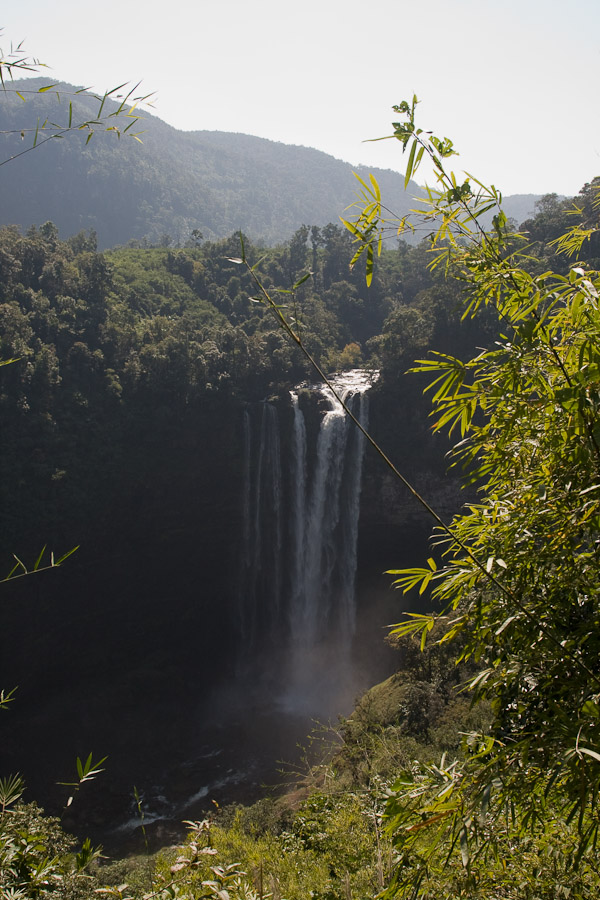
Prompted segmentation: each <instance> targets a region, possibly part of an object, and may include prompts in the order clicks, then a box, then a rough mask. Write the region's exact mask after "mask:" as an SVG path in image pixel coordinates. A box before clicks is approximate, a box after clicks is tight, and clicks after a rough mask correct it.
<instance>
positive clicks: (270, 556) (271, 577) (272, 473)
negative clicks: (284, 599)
mask: <svg viewBox="0 0 600 900" xmlns="http://www.w3.org/2000/svg"><path fill="white" fill-rule="evenodd" d="M261 406H262V410H261V414H260V423H259V432H258V437H254V436H253V433H252V431H253V429H252V417H251V415H250V413H249V411H248V410H246V411H245V412H244V426H243V427H244V466H243V471H244V485H243V504H242V505H243V514H242V566H241V570H242V571H241V585H240V610H239V619H238V625H239V630H240V634H241V637H242V639H243V640H244V642H245V643H246V644H248V645H251V644H252V643H253V641H254V639H255V636H256V634H257V632H258V631H259V630H261V629H265V628H267V629H271V628H272V627H273V625H274V624H275V623H276V622H277V620H278V617H279V609H280V605H281V591H282V578H281V573H282V566H283V529H282V499H281V498H282V473H281V448H280V432H279V419H278V415H277V410H276V408H275V407H274V406H273V405H272V404H270V403H266V402H265V403H263V404H261Z"/></svg>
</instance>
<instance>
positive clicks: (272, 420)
mask: <svg viewBox="0 0 600 900" xmlns="http://www.w3.org/2000/svg"><path fill="white" fill-rule="evenodd" d="M372 381H373V376H372V375H370V374H369V373H366V372H363V371H362V370H354V371H352V372H346V373H343V374H340V375H336V376H333V378H332V379H331V382H332V385H333V387H334V389H335V391H336V392H337V393H338V395H339V396H340V398H341V399H342V400H343V401H344V402H345V403H346V404H347V405H348V406H349V407H350V409H351V410H352V412H353V413H354V415H355V416H356V417H357V418H358V420H359V421H360V422H361V424H362V425H363V426H364V427H366V426H367V415H368V397H367V391H368V388H369V387H370V386H371V384H372ZM304 392H309V393H310V394H311V395H312V399H313V400H314V398H315V396H316V397H318V400H319V405H320V406H322V405H323V403H324V402H326V404H327V406H328V409H326V411H325V412H324V414H323V415H322V417H321V418H320V422H319V427H318V432H317V435H316V439H315V443H314V444H313V445H312V446H310V445H309V439H308V433H309V429H308V428H307V422H306V419H305V414H304V411H303V409H302V394H303V393H304ZM290 398H291V405H292V414H291V417H290V416H286V418H285V422H286V423H287V422H288V421H289V422H290V425H291V427H290V429H289V433H288V434H286V435H282V434H281V426H280V420H282V421H283V420H284V417H283V414H282V415H279V414H278V411H277V408H276V407H275V406H274V405H273V404H270V403H264V404H262V412H261V419H260V423H261V424H260V429H258V428H257V427H256V423H255V428H254V435H253V433H252V424H253V423H252V421H251V420H252V413H247V414H246V418H245V420H244V434H245V443H246V458H245V462H244V471H245V487H244V524H243V543H244V548H243V555H242V558H243V578H242V582H243V583H242V591H241V600H242V609H241V611H240V612H241V622H242V627H243V631H244V637H245V639H246V641H248V640H252V639H253V638H254V636H255V633H256V630H257V628H261V629H262V631H263V634H264V633H265V632H267V633H268V634H271V635H272V636H274V637H275V638H276V640H277V643H278V646H279V647H281V646H285V648H286V650H285V653H284V654H283V656H284V659H283V662H282V663H281V665H282V669H283V671H282V672H281V673H280V679H279V684H280V685H281V688H282V689H281V693H280V697H279V700H280V702H281V704H282V706H283V707H284V708H285V709H287V710H289V711H298V712H306V713H310V714H315V713H323V712H329V711H332V708H333V707H334V705H335V703H336V698H338V697H339V695H340V691H341V689H342V686H345V687H346V688H347V689H349V690H351V689H352V687H351V678H350V653H351V648H352V638H353V634H354V628H355V616H356V606H355V590H354V582H355V575H356V562H357V543H358V519H359V510H360V489H361V473H362V461H363V453H364V437H363V435H362V434H361V432H360V430H359V429H358V428H356V426H355V425H354V424H353V423H352V422H351V421H350V419H349V418H348V416H346V414H345V412H344V409H343V407H342V405H341V403H340V402H339V401H338V400H337V399H336V397H335V396H334V394H333V393H332V391H331V390H330V389H329V388H328V387H327V386H326V385H324V384H311V385H309V384H304V385H300V386H299V387H298V388H296V389H294V390H293V391H291V392H290ZM312 408H313V411H314V412H315V413H316V409H314V404H313V406H312ZM314 430H315V429H313V431H314ZM286 438H287V439H286ZM282 444H284V445H285V446H286V447H289V448H290V450H289V452H288V453H287V456H286V459H285V460H284V465H283V466H282V461H281V458H280V453H281V449H280V448H281V445H282ZM309 460H310V465H309V464H308V461H309ZM282 470H283V474H282ZM284 522H285V528H284V527H283V523H284Z"/></svg>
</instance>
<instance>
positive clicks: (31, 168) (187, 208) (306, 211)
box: [0, 78, 539, 247]
mask: <svg viewBox="0 0 600 900" xmlns="http://www.w3.org/2000/svg"><path fill="white" fill-rule="evenodd" d="M44 82H45V79H37V78H36V79H28V80H26V81H19V82H14V83H13V84H12V85H11V86H10V87H14V88H17V89H20V90H22V91H24V90H25V89H29V90H31V89H34V90H35V89H37V88H38V87H40V86H41V85H42V84H44ZM56 90H57V91H59V92H61V93H62V94H63V96H62V99H61V100H60V101H59V100H58V99H57V95H56V92H55V91H52V92H48V93H44V94H27V95H24V96H26V102H25V103H23V101H22V100H21V99H20V98H19V97H17V96H16V94H14V93H11V92H8V93H0V132H9V131H14V132H16V133H13V134H6V133H2V134H0V153H1V156H0V162H1V161H2V160H5V159H7V158H8V157H10V156H13V155H15V154H17V153H19V152H21V151H22V150H23V149H26V147H27V141H28V140H31V138H30V137H28V136H27V135H25V137H23V138H22V137H21V136H20V133H19V132H20V129H22V128H24V127H35V123H36V121H38V120H39V121H40V122H43V121H44V120H45V119H46V118H49V119H50V120H51V121H53V122H57V123H59V124H60V123H64V124H66V123H67V121H68V115H69V99H70V100H71V101H72V121H73V123H76V122H80V121H84V120H85V119H87V118H89V117H93V116H95V115H96V112H97V107H98V104H97V102H95V101H94V100H93V99H92V98H90V97H89V96H87V95H86V94H78V95H76V96H74V97H70V98H67V97H66V95H67V94H68V93H72V92H73V91H75V90H77V89H76V88H74V87H73V86H72V85H68V84H60V85H58V86H57V88H56ZM141 127H142V129H143V131H144V134H143V136H142V140H143V143H142V144H140V143H138V142H137V141H135V140H132V139H130V138H127V137H123V138H121V139H120V140H117V139H116V137H115V136H114V135H111V134H102V133H97V134H95V135H94V137H93V139H92V140H91V141H90V143H89V144H87V145H86V144H85V139H86V136H87V132H80V133H78V132H76V133H71V134H69V135H68V136H67V137H65V138H63V139H56V140H52V141H50V142H48V143H47V144H45V145H44V146H42V147H38V148H36V149H35V150H34V151H33V152H31V153H27V154H25V155H24V156H22V157H20V158H17V159H15V160H13V161H11V162H10V163H9V164H8V165H6V166H3V167H1V168H0V191H1V194H0V196H1V200H2V202H1V208H0V224H17V225H20V226H21V227H22V228H23V229H26V228H28V227H29V226H30V225H40V224H42V223H43V222H46V221H48V220H51V221H53V222H54V223H55V224H56V225H57V226H58V228H59V232H60V234H61V236H62V237H68V236H70V235H72V234H75V233H77V232H78V231H81V230H82V229H90V228H93V229H95V231H96V232H97V234H98V243H99V246H100V247H110V246H115V245H117V244H125V243H127V242H128V241H130V240H131V239H135V240H139V241H143V240H147V241H148V242H150V243H161V242H165V241H166V240H167V237H166V236H167V235H168V236H170V238H171V239H172V241H173V242H175V243H185V241H186V240H188V239H189V237H190V235H191V232H192V231H193V230H194V229H196V228H197V229H199V230H200V231H201V232H202V233H203V235H204V237H205V238H210V239H214V238H217V237H225V236H227V235H230V234H231V233H232V232H234V231H236V230H238V229H241V230H242V231H244V232H245V233H246V234H247V235H248V236H250V237H251V238H253V239H257V240H263V241H265V242H266V243H268V244H273V243H277V242H279V241H283V240H286V239H287V238H289V237H290V235H291V234H293V232H294V231H295V230H296V229H297V228H299V227H300V226H301V225H302V224H307V225H325V224H327V223H328V222H337V221H338V220H339V216H340V214H342V213H343V211H344V209H345V208H346V207H347V206H348V205H349V204H351V203H352V202H353V200H354V199H355V196H356V193H357V187H358V184H357V181H356V179H355V178H354V176H353V171H356V172H357V173H358V174H359V175H360V176H361V177H362V178H368V173H369V172H370V171H372V172H373V174H374V175H375V177H376V178H377V180H378V181H379V184H380V186H381V189H382V192H383V193H384V194H385V197H386V199H387V203H388V205H389V206H390V207H391V208H393V209H394V212H397V213H398V214H400V215H404V214H405V213H406V212H407V211H408V210H409V208H410V206H411V205H412V203H413V200H412V198H413V197H414V196H418V195H419V194H420V189H419V187H418V186H417V185H416V184H415V183H414V182H411V183H410V185H409V190H408V191H405V190H404V178H403V176H402V175H400V174H398V173H397V172H393V171H391V170H384V169H369V168H366V167H352V166H351V165H350V164H349V163H345V162H342V161H341V160H338V159H335V158H334V157H332V156H329V155H328V154H326V153H323V152H321V151H320V150H313V149H310V148H308V147H297V146H289V145H287V144H282V143H277V142H275V141H269V140H265V139H264V138H257V137H252V136H250V135H246V134H234V133H227V132H220V131H193V132H186V131H178V130H177V129H175V128H172V127H171V126H170V125H167V124H166V123H165V122H163V121H162V120H161V119H159V118H157V117H156V116H153V115H150V114H145V115H144V120H143V124H142V126H141ZM537 199H539V197H538V196H536V195H533V194H532V195H518V197H515V198H514V200H515V203H514V204H513V202H512V198H510V197H509V198H506V205H505V208H506V211H507V213H508V214H509V215H511V216H513V217H514V218H516V219H517V220H518V221H522V220H523V219H525V218H527V216H529V215H531V214H532V213H533V211H534V206H535V202H536V200H537Z"/></svg>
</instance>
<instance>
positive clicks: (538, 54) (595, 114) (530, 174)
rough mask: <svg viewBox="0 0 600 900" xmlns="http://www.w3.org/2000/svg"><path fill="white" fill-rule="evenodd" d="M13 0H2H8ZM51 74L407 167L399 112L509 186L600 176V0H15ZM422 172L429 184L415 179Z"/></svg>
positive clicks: (12, 10)
mask: <svg viewBox="0 0 600 900" xmlns="http://www.w3.org/2000/svg"><path fill="white" fill-rule="evenodd" d="M0 2H1V0H0ZM3 6H4V9H3V13H4V15H3V17H2V22H3V24H4V34H3V36H2V41H0V46H2V49H3V50H4V51H5V52H6V51H7V50H8V49H9V46H10V43H11V41H12V42H18V41H21V40H23V41H24V42H25V43H24V48H25V50H27V51H28V52H29V53H30V54H32V55H34V56H36V57H38V58H39V59H40V60H41V61H43V62H45V63H47V64H48V65H50V66H51V69H50V70H49V75H50V76H51V77H52V78H53V79H61V80H65V81H70V82H71V83H74V84H78V85H86V86H93V87H94V88H96V89H97V90H106V89H107V88H112V87H114V86H116V85H117V84H120V83H121V82H123V81H133V82H137V81H139V80H140V79H141V80H142V82H143V89H144V91H148V92H149V91H156V92H157V99H156V102H155V110H154V111H155V113H156V114H157V115H158V116H160V117H161V118H162V119H164V120H165V121H167V122H169V123H170V124H171V125H174V126H175V127H176V128H181V129H186V130H195V129H213V130H220V131H239V132H246V133H248V134H255V135H259V136H260V137H266V138H271V139H272V140H277V141H283V142H285V143H288V144H303V145H305V146H310V147H317V148H318V149H320V150H324V151H325V152H327V153H330V154H332V155H333V156H336V157H338V158H340V159H344V160H347V161H348V162H351V163H354V164H356V163H363V164H365V165H372V166H379V167H383V168H393V169H398V170H402V167H403V165H402V159H401V154H400V145H399V144H398V143H397V142H396V141H381V142H378V143H364V141H365V140H366V139H368V138H374V137H379V136H381V135H384V134H387V133H389V130H390V128H389V123H390V122H391V121H392V120H393V119H394V118H395V116H394V114H393V113H392V111H391V107H392V105H393V104H395V103H399V102H400V101H401V100H403V99H405V98H406V99H409V98H410V97H411V96H412V94H413V93H416V94H417V96H418V97H419V99H420V100H421V101H422V103H421V106H420V124H421V125H422V126H423V127H424V128H426V129H431V130H433V131H434V132H435V133H437V134H440V135H442V136H446V135H447V136H449V137H451V138H452V139H453V140H454V143H455V145H456V147H457V149H459V150H460V152H461V155H460V157H459V158H458V159H457V160H456V162H455V168H456V169H457V170H463V169H464V170H467V171H469V172H472V173H473V174H475V175H476V176H477V177H479V178H480V179H482V180H484V181H492V182H493V183H494V184H496V186H497V187H499V188H500V189H501V190H502V191H504V192H505V193H546V192H549V191H556V192H558V193H563V194H574V193H576V192H577V191H578V190H579V188H580V187H581V186H582V185H583V184H584V183H585V182H586V181H589V180H590V179H591V178H592V177H594V176H595V175H598V174H600V90H599V88H600V77H599V76H600V40H599V39H598V38H599V35H600V0H569V2H567V0H502V2H500V0H496V2H492V0H426V2H423V0H411V2H408V0H377V2H376V3H375V4H370V5H367V3H366V2H365V0H296V2H293V3H292V2H285V0H168V2H165V0H161V2H158V0H144V2H139V0H102V2H101V3H97V4H96V3H94V4H92V3H83V2H82V0H54V2H49V0H18V2H10V3H9V2H7V0H4V2H3ZM417 180H420V181H422V180H424V178H418V179H417Z"/></svg>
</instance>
